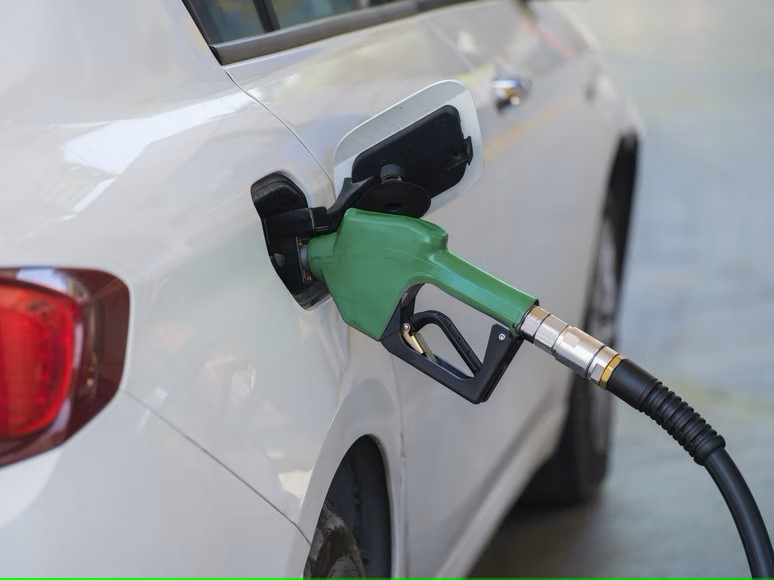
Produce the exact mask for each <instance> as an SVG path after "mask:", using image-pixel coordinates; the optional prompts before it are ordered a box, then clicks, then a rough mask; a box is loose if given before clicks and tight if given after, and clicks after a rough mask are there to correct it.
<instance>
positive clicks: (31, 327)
mask: <svg viewBox="0 0 774 580" xmlns="http://www.w3.org/2000/svg"><path fill="white" fill-rule="evenodd" d="M80 320H81V315H80V307H79V306H78V304H77V303H76V301H75V300H73V299H72V298H70V297H69V296H66V295H64V294H57V293H54V292H51V291H47V290H40V289H37V288H34V287H31V286H26V285H24V286H15V285H11V286H0V345H1V346H0V440H3V439H14V438H18V437H26V436H28V435H31V434H32V433H35V432H37V431H40V430H41V429H45V428H46V427H48V426H50V425H51V423H53V421H54V419H56V417H57V415H58V414H59V410H60V409H61V407H62V404H63V403H64V401H65V399H66V397H67V394H68V392H69V390H70V383H71V381H72V378H73V374H74V373H73V370H74V364H75V363H76V361H75V353H76V352H77V351H78V350H81V349H82V347H83V345H82V344H80V341H81V340H82V339H83V332H82V329H81V328H80Z"/></svg>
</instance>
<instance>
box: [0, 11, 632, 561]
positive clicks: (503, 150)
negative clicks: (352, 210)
mask: <svg viewBox="0 0 774 580" xmlns="http://www.w3.org/2000/svg"><path fill="white" fill-rule="evenodd" d="M525 10H527V8H525V7H524V6H523V5H522V4H520V3H515V2H511V1H509V0H494V1H484V2H475V3H470V4H469V5H461V6H452V7H449V8H444V9H441V10H437V11H429V12H426V13H423V14H421V15H419V16H413V17H410V18H406V19H403V20H399V21H395V22H392V23H388V24H384V25H380V26H376V27H373V28H369V29H367V30H363V31H357V32H353V33H349V34H345V35H341V36H338V37H335V38H331V39H327V40H325V41H321V42H317V43H313V44H310V45H307V46H303V47H299V48H296V49H292V50H288V51H284V52H282V53H278V54H275V55H270V56H266V57H262V58H260V59H253V60H251V61H247V62H244V63H239V64H235V65H230V66H228V67H221V66H220V65H219V64H218V63H217V62H216V61H215V59H214V57H213V55H212V53H211V52H210V50H209V48H208V47H207V45H206V43H205V42H204V40H203V38H202V37H201V34H200V32H199V30H198V29H197V28H196V26H195V25H194V23H193V21H192V20H191V18H190V16H189V14H188V13H187V11H186V9H185V7H184V6H183V4H182V3H181V2H179V1H178V0H163V1H162V2H150V1H146V2H130V3H126V2H118V0H103V1H95V0H73V1H72V2H69V3H67V5H64V4H62V3H59V2H56V1H55V0H49V1H41V2H34V3H33V2H23V3H14V4H7V5H3V6H2V7H1V8H0V32H1V33H2V35H3V38H4V39H6V41H7V42H8V43H9V44H10V45H13V46H28V47H29V49H28V50H26V51H25V52H24V54H23V55H18V54H14V53H13V52H11V51H6V52H5V53H4V54H3V56H1V57H0V61H1V62H2V67H0V68H1V69H2V70H3V71H4V74H3V76H2V78H0V126H2V127H3V130H2V132H0V159H1V160H2V162H1V163H2V169H3V178H4V181H3V192H4V193H3V195H2V196H0V215H2V216H3V217H4V218H5V219H3V220H2V222H0V238H1V239H2V240H3V242H4V243H3V244H1V245H0V267H20V266H33V265H43V266H59V267H71V268H76V267H82V268H94V269H101V270H104V271H107V272H110V273H112V274H114V275H116V276H118V277H120V278H121V279H122V280H123V281H124V282H125V283H126V284H127V286H128V287H129V290H130V296H131V311H132V318H131V326H130V336H129V346H128V353H127V361H126V365H125V372H124V377H123V379H122V383H121V391H120V393H119V395H117V398H116V399H115V400H114V401H112V402H111V403H110V404H109V405H108V407H107V408H106V409H105V410H104V411H103V412H102V413H101V414H100V415H99V416H98V417H97V418H96V419H95V420H94V421H93V422H92V423H90V424H89V425H87V426H86V427H85V428H84V429H83V430H82V431H81V432H79V433H78V434H77V435H76V436H75V437H74V438H73V439H72V440H70V441H68V442H67V443H65V444H64V445H63V446H62V447H61V448H59V449H56V450H54V451H51V452H49V453H46V454H44V455H42V456H40V457H37V458H33V459H30V460H25V461H23V462H21V463H19V464H15V465H11V466H8V467H4V468H2V469H0V496H3V497H12V498H13V500H18V501H13V502H11V504H9V503H8V501H6V502H5V503H3V502H0V553H2V552H3V551H5V550H6V548H8V547H12V549H13V550H14V559H13V560H7V559H5V557H3V561H4V562H6V563H5V564H2V563H0V571H2V572H3V573H6V574H11V573H18V574H27V573H34V572H39V573H41V574H65V573H68V574H74V575H83V574H91V573H94V574H110V573H111V572H115V571H117V570H120V572H121V573H127V574H138V575H140V574H166V573H169V574H200V573H209V574H213V575H231V574H234V575H255V574H260V575H299V574H301V572H302V567H303V560H304V558H305V555H306V552H307V550H308V541H310V540H311V538H312V536H313V534H314V530H315V525H316V522H317V517H318V514H319V511H320V507H321V505H322V502H323V500H324V498H325V494H326V493H327V490H328V487H329V485H330V482H331V480H332V478H333V474H334V473H335V471H336V468H337V467H338V465H339V463H340V461H341V459H342V457H343V456H344V454H345V453H346V452H347V450H348V448H349V447H350V446H351V445H352V443H354V441H356V440H357V439H358V438H359V437H361V436H363V435H369V436H372V437H373V438H374V439H375V440H376V441H377V443H378V445H379V448H380V450H381V452H382V455H383V458H384V461H385V464H386V472H387V477H388V482H387V487H388V491H389V495H390V502H391V508H392V511H393V521H392V524H393V530H392V534H393V547H394V553H393V562H394V566H393V573H394V574H396V575H405V574H409V573H410V574H412V575H417V574H437V573H439V572H442V573H443V574H450V575H458V574H463V573H465V572H466V571H467V567H469V566H470V565H471V564H472V562H473V559H474V558H475V555H476V554H477V552H478V548H480V546H481V545H483V543H484V542H485V541H486V538H487V537H488V535H489V534H490V533H491V532H492V530H493V529H494V527H495V526H496V524H497V521H498V518H499V517H501V516H502V514H503V513H504V512H505V510H506V509H507V507H508V506H509V505H510V503H511V501H512V500H513V498H514V496H515V494H517V493H518V491H519V490H520V488H521V487H522V486H523V485H524V483H525V482H526V481H527V479H528V478H529V476H530V475H531V473H532V472H533V471H534V469H535V468H536V467H537V466H538V465H539V464H540V462H541V461H542V460H543V459H544V458H545V457H546V456H547V454H548V453H550V451H551V449H552V448H553V446H554V444H555V442H556V439H557V437H558V434H559V430H560V427H561V421H562V418H563V416H564V413H565V393H566V383H567V380H566V379H567V375H566V373H564V372H563V371H562V370H561V369H559V368H558V367H556V365H551V363H550V361H549V360H548V359H547V358H546V357H538V356H531V353H528V352H524V353H520V354H518V355H517V357H516V360H515V362H514V364H513V366H512V369H511V371H509V374H508V376H507V377H506V379H505V380H504V381H503V383H502V385H501V386H500V387H499V389H498V390H497V392H496V393H495V394H494V396H493V397H492V399H491V400H490V402H489V403H487V404H485V405H481V406H478V407H471V406H470V405H469V404H468V403H466V402H465V401H463V400H462V399H459V398H457V397H455V396H454V395H452V394H451V393H450V392H448V391H446V390H445V389H443V388H442V387H440V386H439V385H436V384H434V383H432V382H430V381H429V380H427V379H425V378H424V377H422V376H420V375H419V374H418V373H417V372H416V371H414V370H413V369H410V368H409V367H406V366H405V365H403V364H402V363H400V362H395V361H393V359H392V358H391V357H390V356H389V355H388V354H387V352H386V351H385V350H384V349H383V348H382V347H381V345H380V344H378V343H376V342H374V341H371V340H370V339H368V338H366V337H364V336H362V335H360V334H358V333H356V332H355V331H353V330H351V329H348V328H347V327H346V326H345V325H344V323H343V322H342V321H341V318H340V316H339V314H338V312H337V310H336V308H335V305H334V304H333V302H332V301H331V300H330V299H326V300H323V301H321V302H320V303H318V304H316V305H315V306H314V307H312V308H309V309H304V308H301V307H300V306H299V305H298V304H297V303H296V302H295V300H294V299H293V298H292V297H291V296H290V295H289V294H288V292H287V291H286V289H285V288H284V286H283V285H282V283H281V281H280V280H279V279H278V278H277V276H276V274H275V272H274V270H273V268H272V266H271V263H270V261H269V258H268V256H267V253H266V247H265V242H264V238H263V234H262V231H261V225H260V220H259V218H258V216H257V215H256V212H255V210H254V208H253V206H252V202H251V199H250V187H251V185H252V184H253V183H255V182H256V181H258V180H259V179H261V178H263V177H265V176H267V175H270V174H273V173H279V174H282V175H285V176H287V177H289V178H290V179H292V180H293V181H294V182H295V183H296V184H297V185H298V186H299V188H300V189H301V190H302V191H303V193H304V194H305V195H306V197H307V199H308V201H309V204H310V205H330V204H331V203H332V202H333V200H334V197H335V196H334V190H333V186H332V159H333V151H334V148H335V145H336V143H337V142H338V140H339V139H340V138H341V137H342V136H343V135H344V134H346V133H347V132H348V131H349V130H351V129H352V128H353V127H354V126H355V125H357V124H359V123H360V122H362V121H364V120H366V119H367V118H369V117H370V116H372V115H374V114H376V113H378V112H380V111H381V110H383V109H386V108H388V107H389V106H391V105H393V104H394V103H395V102H397V101H399V100H401V99H402V98H404V97H406V96H408V95H409V94H411V93H413V92H415V91H416V90H418V89H421V88H423V87H425V86H427V85H429V84H431V83H432V82H435V81H438V80H443V79H447V78H452V79H457V80H460V81H461V82H463V83H465V84H466V85H467V86H468V87H469V89H470V90H471V92H472V94H473V96H474V99H475V100H476V104H477V108H478V112H479V118H480V120H481V126H482V135H483V138H484V146H485V162H486V169H485V171H484V176H483V178H482V180H481V181H480V182H479V184H478V185H477V186H476V187H475V188H474V190H472V191H470V192H468V193H466V194H464V195H462V196H460V197H459V198H458V199H456V200H454V201H452V202H451V203H449V204H448V205H446V206H444V207H442V208H441V209H439V210H438V211H436V212H434V213H433V214H432V215H431V216H429V219H431V220H432V221H436V222H437V223H439V224H440V225H442V226H443V227H445V228H446V229H447V230H448V231H449V232H450V236H451V241H450V247H451V249H452V250H453V251H456V252H458V253H459V254H461V255H462V256H463V257H466V258H468V259H470V260H472V261H474V262H476V263H478V264H480V265H481V266H482V267H484V268H486V269H489V270H491V271H492V272H494V273H495V274H497V275H499V276H501V277H503V278H504V279H506V280H510V281H513V282H514V283H516V284H518V285H521V286H523V287H524V288H525V289H527V290H528V291H530V292H532V293H535V294H537V295H539V296H540V297H541V299H542V300H543V303H544V304H546V305H547V306H549V307H551V308H552V309H554V310H556V311H561V312H563V313H564V314H563V315H564V316H565V317H566V318H567V319H569V320H575V321H578V317H579V316H580V313H581V311H582V306H583V303H584V293H579V292H577V291H576V286H569V285H567V283H566V281H567V280H569V279H573V277H575V278H574V279H576V280H583V281H584V282H585V280H586V276H587V273H588V270H589V264H590V252H591V247H592V246H593V237H594V232H595V217H594V216H595V215H596V213H597V212H598V210H599V204H600V203H601V199H602V195H603V193H604V185H605V179H606V177H607V171H608V164H609V161H610V159H612V155H613V154H614V150H615V145H616V140H617V139H618V137H619V135H620V133H621V131H622V130H623V128H624V127H626V126H629V125H630V124H632V122H633V121H632V115H631V114H630V112H629V111H628V109H627V108H626V106H625V104H624V100H623V99H622V98H621V97H620V94H619V93H618V90H617V87H616V86H615V83H614V82H613V81H611V80H609V76H608V75H607V73H606V72H605V69H604V67H602V66H601V65H599V60H598V57H597V56H596V55H595V54H594V53H592V52H590V51H589V50H588V49H587V47H586V44H585V43H584V42H583V41H582V39H580V37H579V36H577V35H576V36H573V34H572V33H570V32H567V31H566V30H563V29H562V26H564V24H562V23H563V20H562V19H561V18H559V17H558V16H556V15H555V13H554V12H553V11H552V10H551V9H549V8H542V7H541V8H536V9H535V10H537V11H538V12H534V13H533V12H530V13H527V12H525ZM530 10H532V9H530ZM541 15H544V16H541ZM20 22H30V23H32V22H34V23H35V26H34V33H33V34H32V35H31V36H30V32H29V27H26V26H19V25H18V23H20ZM493 22H494V23H496V26H495V25H492V26H490V28H489V29H488V28H487V23H489V24H490V25H491V24H492V23H493ZM541 26H542V27H543V28H544V29H545V30H548V31H549V32H548V35H549V36H550V35H552V34H553V35H554V37H555V38H554V39H553V41H554V43H556V42H557V39H559V40H562V39H564V40H563V42H564V43H565V44H566V45H569V46H570V48H571V49H572V50H571V53H567V46H565V47H564V52H562V50H559V49H549V48H547V44H550V42H549V41H548V40H546V38H545V34H546V33H545V31H543V32H536V30H543V28H540V27H541ZM511 27H513V28H511ZM514 30H516V31H517V32H518V31H522V32H524V34H526V36H524V35H521V36H519V35H518V34H514ZM128 48H130V49H128ZM572 51H575V52H572ZM506 65H507V66H506ZM498 67H500V68H509V70H510V69H513V70H511V71H510V72H522V71H523V72H525V73H528V74H530V75H531V76H532V80H533V93H532V94H531V95H530V96H529V98H528V99H527V100H525V101H524V102H523V103H522V104H520V105H519V106H518V107H515V108H513V110H508V111H506V112H504V113H503V112H499V111H498V110H496V108H495V107H494V105H493V102H492V96H491V89H490V86H489V81H490V80H491V76H492V75H493V74H494V73H496V72H500V71H499V69H498ZM235 83H236V84H235ZM588 86H591V87H592V88H591V89H590V90H591V92H592V93H593V96H595V97H596V96H598V95H601V97H604V98H594V99H590V100H589V99H588V98H587V96H586V92H584V91H585V90H586V89H587V87H588ZM240 87H241V88H240ZM242 89H244V90H242ZM547 158H550V159H552V164H554V165H555V166H557V167H561V168H562V169H561V171H546V170H545V164H546V159H547ZM539 218H540V219H539ZM543 220H545V221H543ZM547 231H550V232H551V235H547V234H546V232H547ZM515 233H518V235H521V236H524V237H525V238H527V239H529V240H538V241H539V242H540V246H539V247H538V246H537V244H535V245H534V247H533V248H534V251H522V252H518V253H517V252H515V251H514V250H512V249H511V248H512V240H513V237H514V234H515ZM567 247H571V248H572V249H573V252H565V253H564V254H562V250H563V248H567ZM538 248H539V251H538ZM584 288H585V285H584ZM421 306H423V307H434V308H440V309H441V310H444V311H445V312H447V313H449V314H450V315H451V316H452V318H453V319H454V320H455V322H457V323H458V324H459V326H460V328H461V329H462V330H463V333H464V334H465V335H466V336H467V337H468V338H470V339H471V341H472V342H473V344H474V346H479V345H481V343H482V342H483V340H484V337H485V335H486V333H487V332H488V328H489V324H488V322H487V321H485V320H484V319H483V318H482V317H480V316H478V315H476V314H473V313H471V312H469V311H468V310H466V309H463V308H460V307H459V306H458V305H456V304H454V303H453V302H451V301H449V300H448V298H446V297H444V296H439V295H438V294H432V293H430V292H428V296H427V297H426V298H423V301H422V303H421ZM439 441H443V442H444V445H443V446H441V445H439V443H438V442H439ZM159 464H163V465H161V466H160V465H159ZM462 465H464V468H462V467H461V466H462ZM127 471H131V472H132V473H142V474H146V476H147V479H144V478H143V479H142V481H141V484H138V485H137V486H134V484H133V483H132V482H134V481H136V480H135V479H134V477H135V476H134V475H132V476H131V477H130V476H126V473H127ZM199 474H200V475H199ZM24 481H29V482H30V483H29V489H28V490H25V491H24V493H23V492H22V488H23V487H24V485H23V484H20V483H19V482H24ZM84 482H87V483H88V482H94V485H95V486H96V488H97V490H98V491H95V492H94V494H93V495H94V497H93V498H90V497H89V494H88V493H84V492H83V490H82V485H83V484H84ZM124 487H126V490H125V491H124V489H123V488H124ZM30 490H33V491H34V493H32V491H30ZM108 490H113V492H109V491H108ZM119 491H120V492H121V497H123V498H125V499H124V500H123V501H121V502H119V501H111V498H112V497H113V496H111V495H110V493H118V492H119ZM6 492H9V494H8V495H6ZM91 499H93V502H90V501H89V500H91ZM143 499H144V500H145V501H144V503H143ZM113 504H115V505H113ZM9 505H11V507H10V508H9ZM92 507H93V509H91V508H92ZM90 509H91V511H89V510H90ZM9 510H10V511H9ZM81 512H87V513H86V514H85V515H81ZM4 513H5V514H11V515H9V516H7V517H5V519H2V518H3V516H2V514H4ZM135 514H139V515H138V516H137V517H133V516H134V515H135ZM140 515H142V516H143V517H140ZM285 518H287V520H286V519H285ZM119 521H120V522H121V527H120V530H119V532H120V533H119V536H118V537H119V538H120V541H121V542H123V543H122V544H119V543H118V542H116V543H113V542H114V538H115V536H114V534H113V532H114V528H115V527H117V526H118V524H117V523H115V522H119ZM75 522H77V523H76V524H75V526H78V527H74V523H75ZM251 522H252V525H254V526H256V529H252V528H250V526H251ZM46 526H50V528H51V529H50V530H48V531H47V534H52V535H51V536H50V537H49V536H46V541H50V542H52V543H54V542H57V541H58V539H57V538H58V535H57V536H56V537H55V536H54V535H53V534H54V531H55V530H60V529H64V530H67V531H68V532H69V533H70V536H68V538H67V541H63V542H61V544H57V546H58V547H57V548H56V549H55V550H54V551H52V553H51V557H50V558H48V559H41V560H40V561H36V562H35V565H36V566H37V567H33V566H32V565H31V564H29V562H30V561H31V558H33V557H38V556H39V553H38V545H37V544H36V543H35V542H34V541H33V540H34V539H35V538H37V537H38V536H36V533H37V532H36V530H38V529H40V528H41V527H42V528H46ZM100 526H101V527H100ZM267 530H270V531H271V530H274V531H271V532H270V533H269V532H267ZM100 532H101V534H102V535H100ZM175 535H177V536H179V539H178V538H176V539H175V541H171V540H170V543H164V542H158V538H167V539H169V538H171V537H174V536H175ZM211 536H212V537H211ZM154 540H156V541H157V543H156V544H154ZM78 542H81V543H78ZM87 545H88V546H89V551H88V558H89V559H88V561H86V558H84V553H85V550H86V548H84V547H83V546H87ZM124 548H125V549H124ZM189 554H193V555H191V556H189ZM8 562H12V564H7V563H8Z"/></svg>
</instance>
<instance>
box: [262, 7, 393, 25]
mask: <svg viewBox="0 0 774 580" xmlns="http://www.w3.org/2000/svg"><path fill="white" fill-rule="evenodd" d="M389 1H390V0H274V11H275V12H276V13H277V20H278V21H279V25H280V28H285V27H286V26H293V25H294V24H303V23H304V22H310V21H312V20H317V19H318V18H325V17H327V16H335V15H336V14H343V13H345V12H351V11H352V10H358V9H360V8H369V7H371V6H380V5H382V4H387V3H388V2H389Z"/></svg>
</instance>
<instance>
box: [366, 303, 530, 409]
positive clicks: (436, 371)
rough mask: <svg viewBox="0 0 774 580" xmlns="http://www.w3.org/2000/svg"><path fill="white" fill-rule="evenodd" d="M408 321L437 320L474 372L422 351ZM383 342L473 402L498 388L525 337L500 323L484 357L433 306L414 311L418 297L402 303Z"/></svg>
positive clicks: (419, 325)
mask: <svg viewBox="0 0 774 580" xmlns="http://www.w3.org/2000/svg"><path fill="white" fill-rule="evenodd" d="M405 322H409V324H412V326H413V327H414V328H417V329H418V328H422V327H424V326H426V325H427V324H435V325H436V326H438V327H439V328H441V330H442V331H443V332H444V334H445V335H446V337H447V338H448V339H449V341H450V342H451V343H452V345H453V346H454V348H455V350H456V351H457V353H459V355H460V357H461V358H462V359H463V361H465V364H466V365H468V367H469V368H470V371H471V373H472V376H471V375H468V374H466V373H464V372H463V371H461V370H459V369H458V368H457V367H455V366H454V365H452V364H450V363H448V362H446V361H445V360H443V359H442V358H441V357H438V356H435V357H434V359H435V360H432V359H431V358H429V357H427V356H425V355H423V354H420V353H418V352H417V351H415V350H414V349H413V348H412V347H411V346H409V345H408V344H407V343H406V341H405V340H404V339H403V336H402V335H401V329H402V326H403V324H404V323H405ZM380 342H381V343H382V344H383V345H384V348H386V349H387V350H388V351H389V352H390V353H391V354H393V355H395V356H396V357H398V358H399V359H401V360H402V361H405V362H407V363H408V364H410V365H411V366H413V367H414V368H415V369H417V370H419V371H421V372H423V373H424V374H426V375H427V376H429V377H431V378H432V379H434V380H436V381H438V382H439V383H441V384H442V385H443V386H445V387H446V388H448V389H449V390H451V391H452V392H454V393H456V394H458V395H459V396H461V397H463V398H464V399H466V400H468V401H470V402H471V403H473V404H478V403H483V402H485V401H486V400H487V399H488V398H489V396H490V395H491V394H492V392H493V391H494V389H495V387H496V386H497V383H498V382H499V381H500V379H501V378H502V376H503V374H504V373H505V371H506V369H507V368H508V365H509V364H510V363H511V360H513V357H514V356H515V355H516V351H518V350H519V347H520V346H521V344H522V342H523V339H522V338H521V337H512V336H511V334H510V331H509V330H508V329H507V328H505V327H504V326H501V325H499V324H495V325H494V326H492V330H491V331H490V333H489V342H488V343H487V347H486V352H485V354H484V360H483V361H480V360H479V359H478V357H477V356H476V354H475V353H474V352H473V349H471V348H470V346H469V345H468V343H467V341H466V340H465V339H464V338H463V337H462V334H461V333H460V332H459V330H458V329H457V327H456V326H455V325H454V323H453V322H452V321H451V319H449V317H448V316H446V315H445V314H443V313H441V312H438V311H434V310H430V311H427V312H419V313H417V314H414V300H411V301H410V302H409V303H408V304H406V305H398V307H397V308H396V309H395V312H394V313H393V315H392V318H391V319H390V322H389V324H388V325H387V328H386V330H385V331H384V334H383V335H382V338H381V340H380Z"/></svg>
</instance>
